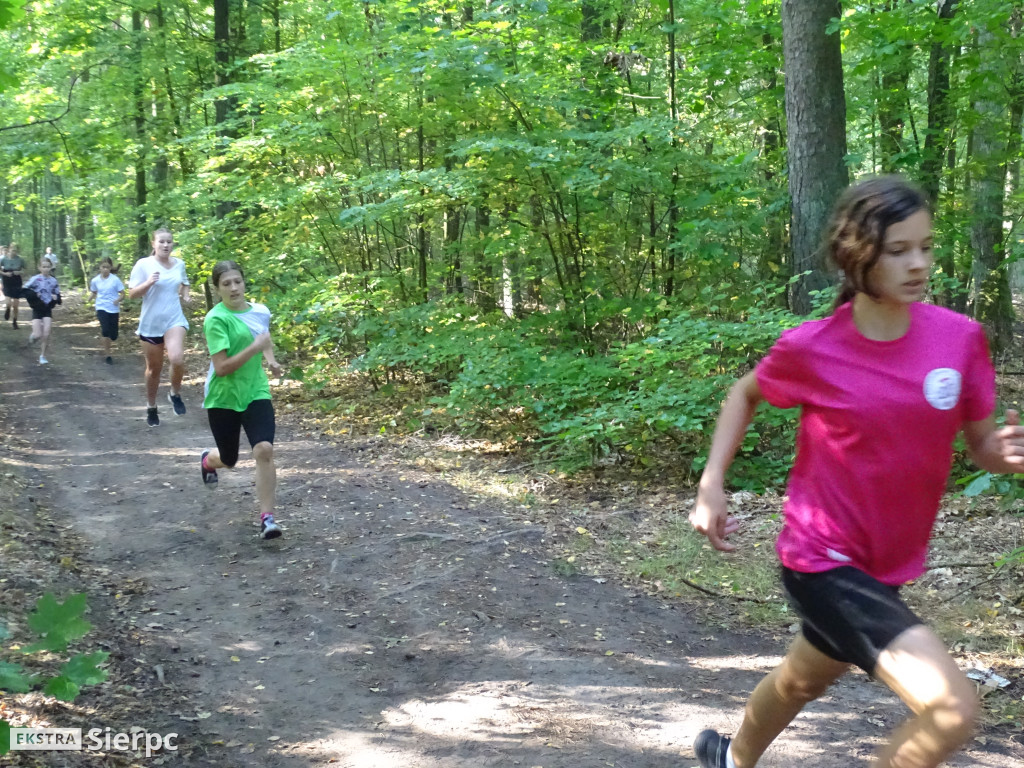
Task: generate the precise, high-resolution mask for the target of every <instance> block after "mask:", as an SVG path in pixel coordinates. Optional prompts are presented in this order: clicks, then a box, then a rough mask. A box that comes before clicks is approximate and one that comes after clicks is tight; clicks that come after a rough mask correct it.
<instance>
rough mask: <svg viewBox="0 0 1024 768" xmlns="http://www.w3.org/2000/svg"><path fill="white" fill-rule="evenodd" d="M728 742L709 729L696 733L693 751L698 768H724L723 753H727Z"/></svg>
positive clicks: (724, 737) (725, 738) (727, 739)
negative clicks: (698, 764)
mask: <svg viewBox="0 0 1024 768" xmlns="http://www.w3.org/2000/svg"><path fill="white" fill-rule="evenodd" d="M729 741H730V739H729V738H727V737H726V736H722V735H721V734H719V733H718V732H717V731H712V730H711V729H708V730H706V731H701V732H700V733H698V734H697V738H696V740H695V741H694V742H693V751H694V754H696V756H697V762H699V763H700V768H725V753H726V752H728V751H729Z"/></svg>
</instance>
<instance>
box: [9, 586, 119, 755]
mask: <svg viewBox="0 0 1024 768" xmlns="http://www.w3.org/2000/svg"><path fill="white" fill-rule="evenodd" d="M86 609H87V604H86V596H85V594H76V595H71V596H70V597H68V598H67V599H66V600H65V601H64V602H63V603H61V602H58V601H57V599H56V597H55V596H54V595H53V594H52V593H50V592H48V593H46V594H45V595H43V597H41V598H40V599H39V600H38V601H37V602H36V610H35V611H34V612H33V613H32V614H30V615H29V617H28V625H29V626H30V627H31V628H32V630H33V631H34V632H35V633H36V634H37V635H39V637H40V638H41V639H40V640H39V641H38V642H36V643H32V644H31V645H28V646H25V647H23V648H22V649H21V652H22V653H25V654H31V653H38V652H40V651H50V652H60V653H63V652H65V651H66V650H67V647H68V644H69V643H71V642H73V641H75V640H79V639H81V638H82V637H84V636H85V635H86V634H87V633H88V631H89V630H90V629H91V625H90V624H89V623H88V622H87V621H84V620H83V619H82V618H81V615H82V614H83V613H84V612H85V611H86ZM0 630H3V631H2V632H0V639H6V638H7V630H6V627H5V626H3V625H0ZM109 656H110V654H109V653H107V652H106V651H96V652H94V653H89V654H85V653H77V654H74V655H72V656H71V657H70V658H69V659H68V660H67V661H66V662H65V663H64V664H63V666H62V667H61V669H60V674H59V675H56V676H54V677H51V678H48V679H43V677H42V676H41V675H40V674H38V673H33V674H29V673H26V672H25V670H24V669H23V668H22V667H21V666H20V665H18V664H16V663H12V662H7V661H2V660H0V690H2V691H5V692H8V693H25V692H27V691H30V690H32V689H35V688H42V691H43V693H45V694H46V695H47V696H54V697H55V698H58V699H60V700H61V701H74V699H75V697H76V696H78V694H79V692H80V691H81V689H82V687H83V686H86V685H99V684H100V683H102V682H103V681H104V680H106V679H107V672H106V670H104V669H101V668H100V667H101V665H102V664H104V663H105V662H106V660H107V659H108V658H109ZM9 736H10V728H9V725H8V724H7V723H6V722H4V721H2V720H0V755H3V754H6V752H7V751H8V750H9V749H10V741H9Z"/></svg>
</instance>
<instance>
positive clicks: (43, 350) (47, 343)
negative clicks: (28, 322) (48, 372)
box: [32, 317, 53, 357]
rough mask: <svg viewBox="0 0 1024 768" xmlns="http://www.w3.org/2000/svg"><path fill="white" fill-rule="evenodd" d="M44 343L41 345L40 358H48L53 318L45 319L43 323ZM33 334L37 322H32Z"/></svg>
mask: <svg viewBox="0 0 1024 768" xmlns="http://www.w3.org/2000/svg"><path fill="white" fill-rule="evenodd" d="M40 322H41V324H42V330H41V331H40V332H41V334H42V343H41V344H40V345H39V356H40V357H46V351H47V350H48V349H49V348H50V329H51V328H52V327H53V318H52V317H44V318H43V319H42V320H41V321H40ZM32 332H33V333H35V320H33V321H32Z"/></svg>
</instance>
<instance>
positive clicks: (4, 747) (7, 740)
mask: <svg viewBox="0 0 1024 768" xmlns="http://www.w3.org/2000/svg"><path fill="white" fill-rule="evenodd" d="M10 751H11V724H10V723H8V722H7V721H6V720H0V755H6V754H7V753H8V752H10Z"/></svg>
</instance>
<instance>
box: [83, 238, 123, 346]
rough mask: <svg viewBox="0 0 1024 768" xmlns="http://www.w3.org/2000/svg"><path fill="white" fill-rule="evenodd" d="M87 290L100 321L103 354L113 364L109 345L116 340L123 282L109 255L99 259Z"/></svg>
mask: <svg viewBox="0 0 1024 768" xmlns="http://www.w3.org/2000/svg"><path fill="white" fill-rule="evenodd" d="M89 291H90V292H92V300H93V304H94V305H95V307H96V319H97V320H99V321H100V335H101V336H102V337H103V356H104V359H105V360H106V363H107V365H113V364H114V358H113V357H112V356H111V345H112V344H113V342H115V341H117V336H118V326H119V321H120V319H121V301H122V300H123V299H124V283H122V282H121V279H120V278H119V277H118V276H117V275H115V274H114V262H113V261H112V260H111V259H110V257H109V256H106V257H104V258H103V259H102V260H101V261H100V273H99V274H98V275H96V277H94V278H93V279H92V280H90V281H89Z"/></svg>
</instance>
